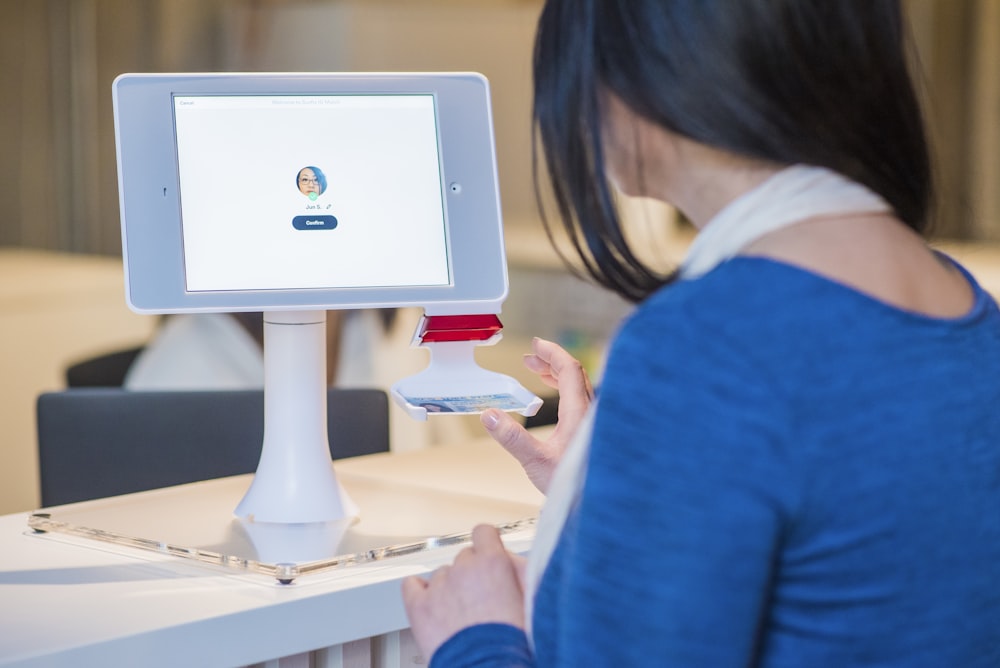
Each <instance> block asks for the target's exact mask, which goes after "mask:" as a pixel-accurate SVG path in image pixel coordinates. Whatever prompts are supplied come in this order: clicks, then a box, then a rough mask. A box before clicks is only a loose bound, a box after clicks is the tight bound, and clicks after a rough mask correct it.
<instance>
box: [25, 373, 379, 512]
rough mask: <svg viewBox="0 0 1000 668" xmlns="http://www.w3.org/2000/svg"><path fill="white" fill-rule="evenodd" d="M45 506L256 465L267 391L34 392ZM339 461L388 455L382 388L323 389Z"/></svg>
mask: <svg viewBox="0 0 1000 668" xmlns="http://www.w3.org/2000/svg"><path fill="white" fill-rule="evenodd" d="M37 411H38V458H39V470H40V474H41V492H42V505H43V506H54V505H61V504H64V503H74V502H77V501H85V500H88V499H97V498H103V497H107V496H116V495H118V494H127V493H130V492H139V491H143V490H147V489H156V488H159V487H168V486H171V485H180V484H183V483H188V482H197V481H199V480H210V479H212V478H220V477H223V476H230V475H238V474H242V473H252V472H253V471H255V470H256V469H257V462H258V460H259V459H260V451H261V446H262V444H263V437H264V393H263V391H262V390H234V391H229V390H227V391H191V392H176V391H170V392H159V391H155V392H154V391H150V392H145V391H144V392H137V391H129V390H123V389H120V388H78V389H70V390H66V391H63V392H49V393H45V394H42V395H41V396H39V398H38V404H37ZM327 421H328V430H329V435H330V454H331V456H332V457H333V459H340V458H344V457H353V456H356V455H363V454H371V453H375V452H387V451H388V450H389V404H388V399H387V397H386V394H385V392H383V391H381V390H370V389H336V388H331V389H329V390H328V393H327Z"/></svg>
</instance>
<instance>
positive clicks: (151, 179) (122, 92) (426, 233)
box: [113, 73, 507, 315]
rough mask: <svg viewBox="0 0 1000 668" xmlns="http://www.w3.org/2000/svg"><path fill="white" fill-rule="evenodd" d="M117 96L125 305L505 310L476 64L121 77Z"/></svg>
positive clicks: (486, 122) (489, 134)
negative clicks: (454, 68)
mask: <svg viewBox="0 0 1000 668" xmlns="http://www.w3.org/2000/svg"><path fill="white" fill-rule="evenodd" d="M113 94H114V114H115V136H116V141H117V147H118V178H119V193H120V198H121V217H122V245H123V256H124V259H125V278H126V293H127V301H128V304H129V306H130V307H131V308H132V309H133V310H135V311H138V312H141V313H181V312H197V311H282V310H296V311H301V310H310V309H338V308H379V307H398V306H421V307H424V309H425V311H426V312H427V313H428V314H431V315H438V314H440V315H455V314H476V313H499V312H500V305H501V303H502V302H503V300H504V299H505V297H506V295H507V267H506V261H505V255H504V245H503V229H502V222H501V213H500V198H499V189H498V183H497V171H496V152H495V146H494V140H493V126H492V118H491V111H490V94H489V85H488V83H487V81H486V79H485V78H484V77H483V76H482V75H479V74H474V73H445V74H441V73H434V74H416V73H412V74H411V73H332V74H321V73H290V74H273V73H268V74H123V75H121V76H119V77H118V78H117V79H116V80H115V82H114V86H113Z"/></svg>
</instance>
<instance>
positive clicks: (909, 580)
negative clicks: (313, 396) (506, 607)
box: [432, 258, 1000, 668]
mask: <svg viewBox="0 0 1000 668" xmlns="http://www.w3.org/2000/svg"><path fill="white" fill-rule="evenodd" d="M976 292H977V295H976V304H975V307H974V309H973V310H972V312H970V313H969V314H968V315H966V316H964V317H961V318H957V319H934V318H927V317H924V316H920V315H917V314H913V313H908V312H905V311H901V310H899V309H896V308H893V307H890V306H888V305H886V304H884V303H881V302H879V301H877V300H875V299H872V298H870V297H868V296H865V295H862V294H859V293H858V292H856V291H854V290H852V289H850V288H847V287H845V286H843V285H841V284H838V283H836V282H833V281H829V280H826V279H824V278H821V277H818V276H816V275H814V274H811V273H809V272H807V271H803V270H801V269H797V268H794V267H791V266H789V265H785V264H782V263H778V262H773V261H770V260H765V259H755V258H737V259H734V260H731V261H729V262H726V263H724V264H723V265H720V266H719V267H718V268H716V269H715V270H714V271H712V272H711V273H709V274H707V275H705V276H703V277H702V278H700V279H698V280H694V281H689V282H683V283H679V284H677V285H674V286H672V287H669V288H666V289H664V290H662V291H661V292H659V293H657V294H656V295H654V296H652V297H651V298H650V299H648V300H646V302H644V303H643V304H642V305H641V306H640V307H639V308H638V309H637V310H636V312H635V313H634V315H633V316H632V317H631V318H630V319H629V320H628V321H627V322H626V323H625V324H624V326H623V328H622V330H621V331H620V333H619V335H618V336H617V337H616V339H615V341H614V343H613V345H612V349H611V351H610V355H609V361H608V367H607V371H606V374H605V376H604V380H603V384H602V389H601V403H600V408H599V412H598V415H597V418H596V422H595V426H594V437H593V441H592V446H591V452H590V459H589V463H588V472H587V478H586V483H585V485H584V489H583V493H582V496H581V499H580V501H579V503H578V505H577V507H576V508H575V509H574V511H573V512H572V513H571V515H570V518H569V520H568V521H567V524H566V526H565V527H564V530H563V533H562V535H561V538H560V542H559V544H558V545H557V547H556V551H555V553H554V554H553V557H552V560H551V561H550V563H549V566H548V568H547V570H546V572H545V574H544V576H543V578H542V582H541V585H540V588H539V591H538V594H537V596H536V599H535V608H534V611H535V612H534V619H535V628H534V634H533V637H534V645H535V646H534V651H531V650H530V649H529V645H528V643H527V639H526V637H525V635H524V633H523V632H521V631H520V630H518V629H514V628H513V627H509V626H503V625H496V624H491V625H481V626H475V627H471V628H469V629H466V630H464V631H461V632H459V633H458V634H456V635H455V636H453V637H452V638H451V639H450V640H449V641H448V642H447V643H445V644H444V645H443V646H442V647H441V648H440V649H439V650H438V652H436V653H435V655H434V657H433V662H432V665H433V666H435V667H444V666H447V667H452V666H477V667H483V668H485V667H487V666H489V667H493V666H498V667H499V666H505V667H509V666H533V665H538V666H572V667H578V666H616V667H618V666H657V667H661V666H662V667H669V666H684V667H686V668H687V667H699V668H701V667H712V668H715V667H720V668H721V667H726V666H741V667H742V666H760V667H767V668H777V667H781V668H784V667H788V668H791V667H794V668H805V667H807V668H825V667H830V668H834V667H835V668H845V667H853V666H907V667H910V666H913V667H919V666H926V667H927V668H952V667H956V668H958V667H961V668H977V667H983V668H986V667H989V668H997V667H998V666H1000V312H998V310H997V306H996V304H995V303H994V302H993V301H992V300H991V299H990V298H989V297H988V296H987V295H986V294H985V293H984V292H983V291H982V290H981V289H980V288H978V287H977V288H976Z"/></svg>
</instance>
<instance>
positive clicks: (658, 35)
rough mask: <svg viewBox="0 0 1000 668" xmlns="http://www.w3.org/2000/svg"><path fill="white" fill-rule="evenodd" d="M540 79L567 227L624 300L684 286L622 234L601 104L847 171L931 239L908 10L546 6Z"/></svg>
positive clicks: (598, 2)
mask: <svg viewBox="0 0 1000 668" xmlns="http://www.w3.org/2000/svg"><path fill="white" fill-rule="evenodd" d="M534 77H535V101H534V120H535V123H536V126H537V130H538V136H539V138H540V139H541V143H542V147H543V149H544V153H545V158H546V161H547V166H548V174H549V177H550V180H551V182H552V185H553V189H554V192H555V202H556V207H557V212H558V214H559V217H560V218H561V220H562V223H563V226H564V227H565V228H566V229H567V231H568V232H569V235H570V239H571V240H572V242H573V244H574V246H575V249H576V251H577V253H578V254H579V255H580V257H581V259H582V261H583V264H584V267H585V269H586V270H587V272H588V273H589V274H590V275H591V276H592V277H594V278H595V279H596V280H597V281H598V282H599V283H601V284H602V285H605V286H606V287H609V288H611V289H613V290H615V291H616V292H618V293H619V294H620V295H621V296H623V297H625V298H626V299H630V300H632V301H639V300H641V299H643V298H645V297H646V296H647V295H649V294H650V293H651V292H653V291H655V290H656V289H657V288H659V287H661V286H662V285H664V284H666V283H669V282H670V281H671V280H672V279H673V278H674V274H671V273H663V272H661V271H658V270H656V269H654V268H651V267H649V266H647V265H646V264H644V263H643V262H642V261H640V260H639V259H638V258H637V257H636V256H635V254H634V253H633V251H632V249H631V248H629V245H628V243H627V241H626V239H625V237H624V235H623V233H622V230H621V227H620V223H619V220H618V216H617V214H616V212H615V205H614V195H613V193H612V191H611V187H610V186H609V184H608V181H607V178H606V176H605V159H604V154H603V148H602V145H601V130H602V123H603V117H602V110H601V103H600V99H601V96H602V95H603V94H604V93H605V92H610V93H612V94H614V95H615V96H617V97H619V98H620V99H621V100H622V101H623V102H624V103H625V104H626V105H627V106H628V107H629V108H631V109H632V110H633V111H634V112H635V113H637V114H639V115H641V116H643V117H645V118H647V119H649V120H651V121H653V122H654V123H657V124H659V125H661V126H663V127H664V128H666V129H668V130H670V131H672V132H674V133H677V134H679V135H681V136H685V137H688V138H690V139H692V140H694V141H697V142H699V143H702V144H706V145H709V146H713V147H716V148H719V149H723V150H726V151H729V152H732V153H736V154H740V155H743V156H747V157H750V158H754V159H759V160H762V161H766V162H771V163H776V164H784V165H791V164H808V165H816V166H821V167H826V168H828V169H831V170H833V171H836V172H839V173H840V174H843V175H844V176H846V177H848V178H850V179H852V180H854V181H857V182H858V183H861V184H863V185H865V186H867V187H868V188H870V189H871V190H873V191H875V192H876V193H878V194H879V195H881V196H882V197H883V198H884V199H885V200H886V201H887V202H888V203H889V204H890V205H891V206H892V207H893V209H894V211H895V213H896V215H897V216H898V217H899V218H900V219H901V220H902V221H903V222H904V223H906V224H907V225H909V226H910V227H912V228H913V229H914V230H916V231H918V232H923V231H924V230H925V229H926V227H927V224H928V218H929V210H930V206H931V200H932V196H933V184H932V176H931V166H930V157H929V152H928V148H927V141H926V137H925V134H924V125H923V118H922V115H921V112H920V106H919V103H918V101H917V96H916V92H915V90H914V87H913V84H912V81H911V79H910V75H909V71H908V53H907V38H906V30H905V27H904V20H903V16H902V10H901V8H900V3H899V0H809V1H804V0H738V1H737V2H732V0H548V1H547V2H546V4H545V8H544V9H543V11H542V15H541V18H540V20H539V25H538V34H537V37H536V42H535V53H534ZM536 164H537V159H536ZM537 177H538V175H537V167H536V190H537V189H538V187H539V186H538V178H537ZM538 199H539V203H540V206H541V197H540V196H539V198H538ZM544 217H545V216H544V211H543V218H544ZM548 225H549V223H546V229H549V228H548ZM549 234H550V236H552V234H553V233H552V230H551V229H549Z"/></svg>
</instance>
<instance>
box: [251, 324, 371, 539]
mask: <svg viewBox="0 0 1000 668" xmlns="http://www.w3.org/2000/svg"><path fill="white" fill-rule="evenodd" d="M357 514H358V508H357V506H356V505H355V504H354V503H353V502H352V501H351V500H350V499H349V498H348V497H347V495H346V494H345V493H344V492H343V490H342V489H341V487H340V485H339V484H338V482H337V477H336V474H335V473H334V471H333V465H332V462H331V460H330V444H329V440H328V438H327V424H326V312H325V311H282V312H268V313H265V314H264V447H263V449H262V450H261V455H260V463H259V464H258V465H257V473H256V475H255V476H254V479H253V483H252V484H251V485H250V489H249V490H248V491H247V493H246V496H244V497H243V500H242V501H240V503H239V505H238V506H237V507H236V515H237V516H238V517H243V518H246V519H247V520H250V521H253V522H279V523H294V524H299V523H308V522H334V521H338V520H344V521H349V518H351V517H354V516H356V515H357Z"/></svg>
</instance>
